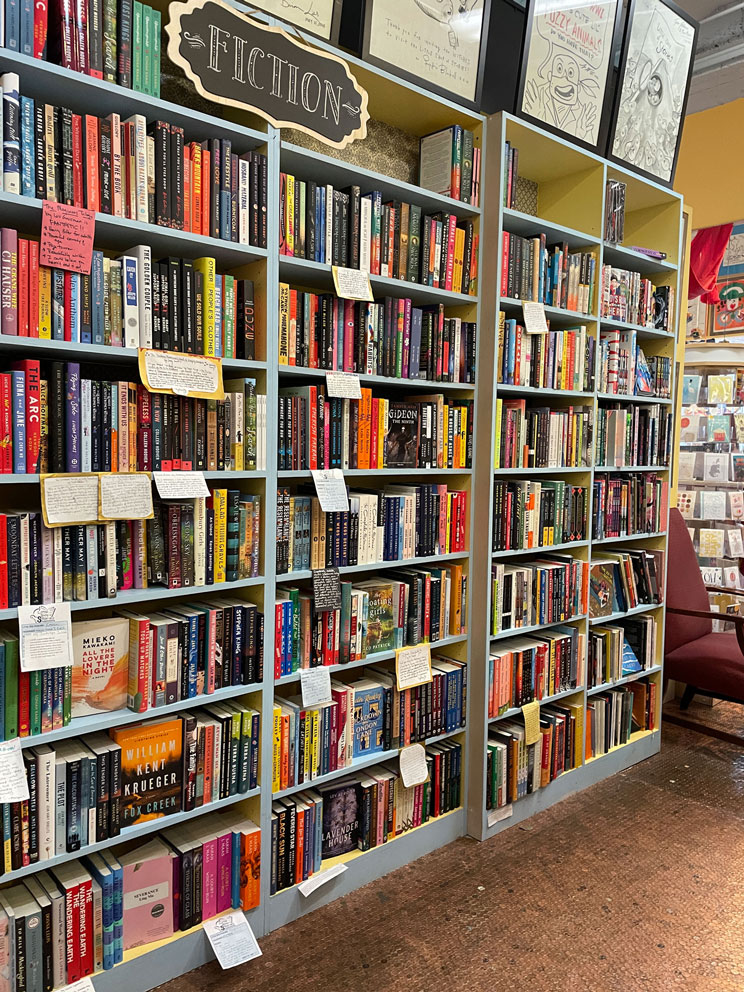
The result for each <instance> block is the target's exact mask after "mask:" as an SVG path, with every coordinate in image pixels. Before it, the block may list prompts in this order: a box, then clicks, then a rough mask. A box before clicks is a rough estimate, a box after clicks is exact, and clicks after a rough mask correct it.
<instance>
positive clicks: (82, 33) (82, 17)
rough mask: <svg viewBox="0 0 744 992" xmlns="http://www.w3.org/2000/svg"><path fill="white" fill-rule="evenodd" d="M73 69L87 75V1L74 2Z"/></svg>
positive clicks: (77, 0) (76, 0)
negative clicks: (74, 63)
mask: <svg viewBox="0 0 744 992" xmlns="http://www.w3.org/2000/svg"><path fill="white" fill-rule="evenodd" d="M74 30H75V34H74V38H73V43H74V45H75V61H76V62H77V65H76V66H75V68H76V69H77V70H78V72H84V73H85V74H86V76H87V75H88V70H89V68H90V64H89V62H88V0H75V14H74Z"/></svg>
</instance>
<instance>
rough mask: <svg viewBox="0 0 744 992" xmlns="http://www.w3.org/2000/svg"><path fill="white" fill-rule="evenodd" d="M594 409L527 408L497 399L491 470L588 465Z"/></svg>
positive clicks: (518, 402)
mask: <svg viewBox="0 0 744 992" xmlns="http://www.w3.org/2000/svg"><path fill="white" fill-rule="evenodd" d="M593 421H594V407H593V406H591V405H589V404H587V405H585V406H568V407H562V408H560V409H555V410H554V409H551V408H550V407H528V406H527V401H526V400H524V399H512V400H508V399H501V398H499V397H497V399H496V437H495V439H494V468H495V469H500V468H559V467H566V468H568V467H572V468H578V467H580V466H582V465H589V464H591V451H592V430H593Z"/></svg>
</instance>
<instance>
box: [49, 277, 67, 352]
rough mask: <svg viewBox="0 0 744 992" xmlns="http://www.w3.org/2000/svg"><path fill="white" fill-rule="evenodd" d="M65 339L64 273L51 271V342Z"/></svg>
mask: <svg viewBox="0 0 744 992" xmlns="http://www.w3.org/2000/svg"><path fill="white" fill-rule="evenodd" d="M64 339H65V272H64V269H52V340H54V341H64Z"/></svg>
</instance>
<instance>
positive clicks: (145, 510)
mask: <svg viewBox="0 0 744 992" xmlns="http://www.w3.org/2000/svg"><path fill="white" fill-rule="evenodd" d="M168 474H169V475H170V473H168ZM100 478H101V490H100V509H99V516H100V518H101V520H150V519H151V518H152V517H153V516H154V511H153V508H152V483H151V481H150V474H149V472H102V473H101V476H100Z"/></svg>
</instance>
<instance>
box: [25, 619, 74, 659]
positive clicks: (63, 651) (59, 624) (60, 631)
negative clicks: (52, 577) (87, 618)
mask: <svg viewBox="0 0 744 992" xmlns="http://www.w3.org/2000/svg"><path fill="white" fill-rule="evenodd" d="M18 650H19V658H20V663H21V671H22V672H43V671H45V670H46V669H47V668H65V667H68V666H70V665H72V663H73V661H74V656H73V653H72V616H71V614H70V604H69V603H46V604H43V605H39V606H19V607H18Z"/></svg>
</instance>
